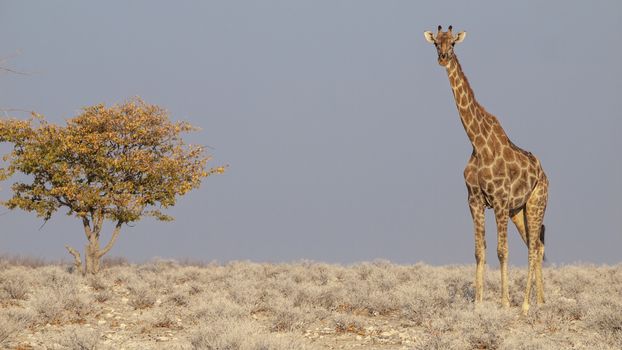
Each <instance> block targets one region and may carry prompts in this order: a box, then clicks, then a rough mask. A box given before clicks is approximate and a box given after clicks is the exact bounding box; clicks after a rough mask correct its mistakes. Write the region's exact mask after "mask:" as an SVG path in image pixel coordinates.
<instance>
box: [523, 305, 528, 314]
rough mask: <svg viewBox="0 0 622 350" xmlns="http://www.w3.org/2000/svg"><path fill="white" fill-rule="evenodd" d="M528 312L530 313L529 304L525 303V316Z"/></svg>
mask: <svg viewBox="0 0 622 350" xmlns="http://www.w3.org/2000/svg"><path fill="white" fill-rule="evenodd" d="M528 312H529V304H527V303H524V304H523V316H527V313H528Z"/></svg>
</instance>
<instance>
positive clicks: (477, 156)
mask: <svg viewBox="0 0 622 350" xmlns="http://www.w3.org/2000/svg"><path fill="white" fill-rule="evenodd" d="M424 36H425V39H426V40H427V41H428V42H430V43H432V44H434V46H435V47H436V51H437V54H438V63H439V64H440V65H441V66H443V67H445V69H446V70H447V76H448V77H449V84H450V86H451V90H452V92H453V95H454V100H455V102H456V107H457V108H458V113H459V114H460V119H461V121H462V125H463V126H464V130H465V131H466V133H467V136H468V137H469V141H470V142H471V145H472V146H473V153H472V154H471V158H470V159H469V161H468V163H467V166H466V168H465V169H464V180H465V182H466V187H467V193H468V203H469V209H470V210H471V215H472V217H473V225H474V230H475V260H476V262H477V267H476V273H475V301H476V302H481V301H482V300H483V292H484V267H485V264H486V252H485V250H486V238H485V235H484V226H485V225H484V210H485V208H492V209H493V210H494V212H495V219H496V221H497V255H498V257H499V264H500V269H501V304H502V305H504V306H509V305H510V298H509V288H508V241H507V226H508V219H511V220H512V221H513V222H514V224H515V225H516V228H517V229H518V232H519V233H520V235H521V237H522V239H523V241H524V242H525V243H526V245H527V248H528V252H529V255H528V265H529V268H528V273H527V286H526V290H525V298H524V301H523V306H522V308H523V313H527V311H528V310H529V299H530V294H531V289H532V283H533V280H534V279H535V284H536V301H537V302H538V303H543V302H544V287H543V281H542V261H543V259H544V225H543V223H542V222H543V218H544V212H545V209H546V204H547V198H548V180H547V177H546V175H545V173H544V170H542V166H541V165H540V161H539V160H538V158H536V156H534V155H533V154H531V152H527V151H525V150H523V149H521V148H520V147H518V146H516V145H515V144H514V143H512V141H510V139H509V138H508V136H507V134H506V133H505V131H504V130H503V128H502V127H501V124H499V121H498V120H497V118H496V117H495V116H494V115H492V114H490V113H489V112H487V111H486V110H485V109H484V108H483V107H482V106H481V105H480V104H479V103H478V102H477V100H476V99H475V95H474V94H473V90H472V89H471V86H470V85H469V81H468V80H467V78H466V76H465V75H464V72H463V71H462V67H461V66H460V63H459V62H458V58H457V57H456V54H455V52H454V46H455V45H456V44H457V43H460V42H462V41H463V40H464V38H465V37H466V32H460V33H458V34H455V35H454V34H453V33H452V27H451V26H449V30H448V31H446V32H444V31H442V28H441V26H438V31H437V33H436V35H434V34H433V33H432V32H424Z"/></svg>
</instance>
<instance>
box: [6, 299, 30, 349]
mask: <svg viewBox="0 0 622 350" xmlns="http://www.w3.org/2000/svg"><path fill="white" fill-rule="evenodd" d="M33 319H34V314H33V313H32V312H30V311H28V310H24V309H21V308H19V309H18V308H9V309H4V310H1V311H0V347H2V348H4V349H7V348H9V344H10V343H11V341H13V340H14V338H15V336H18V335H19V334H20V332H22V331H23V330H24V329H25V328H26V327H28V326H29V325H30V324H31V323H32V321H33Z"/></svg>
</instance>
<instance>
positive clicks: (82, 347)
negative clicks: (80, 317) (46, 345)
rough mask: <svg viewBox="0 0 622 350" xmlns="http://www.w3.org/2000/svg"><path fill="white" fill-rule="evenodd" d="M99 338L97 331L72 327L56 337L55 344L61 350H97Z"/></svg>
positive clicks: (99, 344) (99, 346) (99, 345)
mask: <svg viewBox="0 0 622 350" xmlns="http://www.w3.org/2000/svg"><path fill="white" fill-rule="evenodd" d="M100 336H101V334H100V332H99V331H97V330H94V329H85V328H82V327H77V326H72V327H68V328H66V329H65V330H64V331H63V332H62V333H61V334H60V335H59V336H58V340H57V343H58V344H59V345H60V346H61V347H62V349H70V350H98V349H100V348H101V342H100Z"/></svg>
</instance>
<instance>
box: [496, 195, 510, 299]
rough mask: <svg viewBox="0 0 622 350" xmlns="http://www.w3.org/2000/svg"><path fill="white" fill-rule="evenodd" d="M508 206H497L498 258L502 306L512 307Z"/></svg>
mask: <svg viewBox="0 0 622 350" xmlns="http://www.w3.org/2000/svg"><path fill="white" fill-rule="evenodd" d="M509 216H510V213H509V209H507V206H503V205H499V206H495V219H496V220H497V256H498V257H499V266H500V269H501V305H503V306H504V307H509V306H510V290H509V287H508V218H509Z"/></svg>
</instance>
